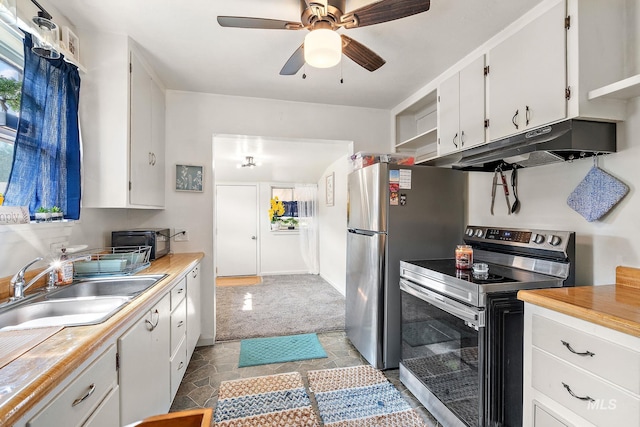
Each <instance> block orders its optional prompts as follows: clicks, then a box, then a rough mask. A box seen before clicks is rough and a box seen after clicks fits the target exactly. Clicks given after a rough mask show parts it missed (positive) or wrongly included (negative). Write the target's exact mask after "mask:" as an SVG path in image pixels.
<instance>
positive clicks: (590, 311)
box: [518, 267, 640, 337]
mask: <svg viewBox="0 0 640 427" xmlns="http://www.w3.org/2000/svg"><path fill="white" fill-rule="evenodd" d="M518 299H520V300H522V301H525V302H528V303H531V304H535V305H539V306H541V307H545V308H548V309H551V310H555V311H558V312H560V313H564V314H568V315H569V316H573V317H577V318H578V319H582V320H586V321H588V322H592V323H595V324H598V325H602V326H605V327H607V328H610V329H614V330H616V331H620V332H623V333H625V334H629V335H633V336H636V337H640V269H637V268H631V267H618V268H616V284H615V285H601V286H579V287H575V288H553V289H538V290H529V291H519V292H518Z"/></svg>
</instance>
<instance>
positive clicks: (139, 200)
mask: <svg viewBox="0 0 640 427" xmlns="http://www.w3.org/2000/svg"><path fill="white" fill-rule="evenodd" d="M130 55H131V69H130V71H131V76H130V103H131V118H130V120H131V123H130V126H131V128H130V134H131V136H130V147H129V150H130V156H131V157H130V164H129V168H130V170H129V180H130V183H131V189H130V193H129V196H130V203H131V204H138V205H148V204H151V203H150V200H149V197H148V190H147V189H148V188H150V187H151V186H152V184H153V181H152V179H153V177H152V173H151V163H152V152H151V92H152V81H151V76H150V75H149V73H147V70H146V69H145V68H144V65H142V61H141V60H140V59H139V58H138V57H137V56H136V54H135V53H134V52H131V53H130Z"/></svg>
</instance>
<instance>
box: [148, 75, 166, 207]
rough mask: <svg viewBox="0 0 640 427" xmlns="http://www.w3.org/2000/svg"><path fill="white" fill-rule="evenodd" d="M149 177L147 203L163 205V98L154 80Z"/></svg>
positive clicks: (152, 85)
mask: <svg viewBox="0 0 640 427" xmlns="http://www.w3.org/2000/svg"><path fill="white" fill-rule="evenodd" d="M151 83H152V84H151V153H152V155H151V174H150V176H151V179H152V181H151V182H150V183H149V192H148V193H149V194H148V197H149V200H147V202H148V204H150V205H155V206H164V176H165V168H164V167H165V155H164V150H165V123H164V122H165V98H164V92H163V91H162V88H161V87H160V86H159V85H158V84H157V83H156V81H155V80H152V82H151Z"/></svg>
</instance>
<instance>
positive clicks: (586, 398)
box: [562, 383, 595, 402]
mask: <svg viewBox="0 0 640 427" xmlns="http://www.w3.org/2000/svg"><path fill="white" fill-rule="evenodd" d="M562 385H563V386H564V388H566V389H567V391H568V392H569V394H570V395H571V396H573V397H575V398H576V399H580V400H587V401H589V402H595V399H593V398H591V397H589V396H584V397H583V396H578V395H577V394H575V393H574V392H573V390H571V387H569V385H568V384H565V383H562Z"/></svg>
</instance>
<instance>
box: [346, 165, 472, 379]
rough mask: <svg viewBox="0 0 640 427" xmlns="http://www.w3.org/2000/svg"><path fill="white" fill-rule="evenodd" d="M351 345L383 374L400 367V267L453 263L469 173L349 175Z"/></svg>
mask: <svg viewBox="0 0 640 427" xmlns="http://www.w3.org/2000/svg"><path fill="white" fill-rule="evenodd" d="M348 189H349V193H348V194H349V200H348V209H347V210H348V214H347V218H348V219H347V227H348V233H347V278H346V309H345V311H346V316H345V325H346V331H347V337H348V338H349V340H350V341H351V343H352V344H353V345H354V346H355V347H356V348H357V349H358V351H359V352H360V353H361V354H362V356H363V357H364V358H365V359H367V361H368V362H369V363H370V364H371V365H372V366H375V367H376V368H378V369H392V368H397V367H398V362H399V359H400V345H401V337H400V285H399V281H400V260H417V259H428V258H452V257H453V256H454V251H455V248H456V245H459V244H462V243H463V241H462V235H463V232H464V225H465V219H466V218H465V215H466V212H465V206H466V203H465V201H466V196H467V195H466V192H467V176H466V173H465V172H461V171H457V170H452V169H444V168H435V167H427V166H424V167H421V166H402V165H394V164H387V163H377V164H373V165H370V166H367V167H364V168H362V169H359V170H356V171H354V172H352V173H351V174H349V177H348Z"/></svg>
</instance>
